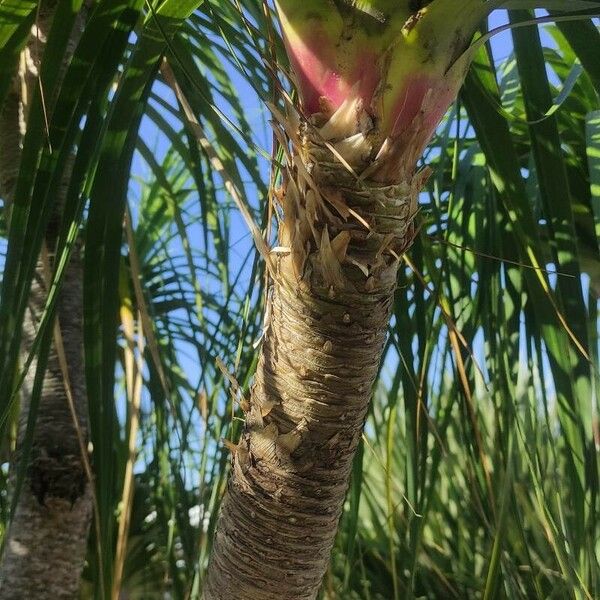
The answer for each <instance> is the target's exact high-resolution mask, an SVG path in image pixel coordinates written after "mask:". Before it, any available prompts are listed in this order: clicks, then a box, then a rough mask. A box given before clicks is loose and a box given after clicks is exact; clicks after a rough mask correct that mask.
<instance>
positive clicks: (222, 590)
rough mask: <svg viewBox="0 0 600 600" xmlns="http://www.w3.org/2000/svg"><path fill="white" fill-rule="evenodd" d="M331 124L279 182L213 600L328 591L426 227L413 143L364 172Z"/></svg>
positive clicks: (302, 144) (215, 556)
mask: <svg viewBox="0 0 600 600" xmlns="http://www.w3.org/2000/svg"><path fill="white" fill-rule="evenodd" d="M356 112H357V111H356V109H355V110H353V111H348V113H349V114H351V115H354V114H356ZM332 122H333V117H332V121H330V122H329V126H330V127H329V128H330V129H332V127H331V124H332ZM354 122H355V120H354V119H352V120H351V121H350V124H351V125H352V124H353V123H354ZM356 122H360V120H359V119H356ZM327 126H328V125H327V123H326V124H325V125H324V126H323V127H322V128H321V129H320V130H319V131H317V132H315V131H313V129H314V128H311V127H308V129H307V130H306V131H304V132H303V130H301V131H300V132H299V134H298V138H299V140H300V141H299V142H298V144H297V146H296V147H295V151H296V153H297V154H296V157H297V158H296V160H295V161H293V162H292V164H291V165H288V168H287V171H286V173H285V176H284V185H283V189H282V190H280V191H278V192H277V195H278V197H279V198H280V199H281V200H280V202H281V206H282V209H283V211H282V212H283V220H282V221H281V222H280V226H279V243H280V246H282V247H283V248H286V249H287V252H286V253H284V254H282V255H279V256H277V257H276V259H275V268H274V272H273V273H272V276H273V288H272V295H271V303H270V307H271V310H270V318H269V321H268V326H267V329H266V332H265V337H264V342H263V346H262V349H261V354H260V358H259V362H258V367H257V371H256V376H255V381H254V385H253V387H252V391H251V395H250V398H249V399H248V400H244V402H243V403H242V409H243V410H244V412H245V429H244V432H243V434H242V436H241V438H240V441H239V444H238V445H237V447H236V448H235V451H234V453H233V468H232V475H231V479H230V481H229V485H228V488H227V493H226V495H225V498H224V499H223V504H222V506H221V512H220V516H219V522H218V526H217V531H216V535H215V539H214V546H213V550H212V555H211V560H210V564H209V567H208V573H207V576H206V581H205V584H204V589H203V594H204V599H205V600H229V599H230V598H243V599H244V600H280V599H284V598H285V599H286V600H314V598H316V597H317V594H318V591H319V587H320V585H321V581H322V579H323V576H324V574H325V572H326V569H327V566H328V564H329V560H330V554H331V549H332V547H333V543H334V540H335V535H336V532H337V527H338V521H339V518H340V515H341V513H342V509H343V504H344V498H345V495H346V491H347V488H348V483H349V478H350V471H351V468H352V459H353V457H354V454H355V451H356V448H357V446H358V442H359V440H360V436H361V432H362V426H363V423H364V419H365V416H366V413H367V410H368V406H369V400H370V398H371V393H372V388H373V383H374V381H375V378H376V375H377V370H378V366H379V362H380V359H381V354H382V350H383V347H384V343H385V337H386V332H387V325H388V322H389V318H390V314H391V307H392V305H393V296H394V291H395V289H396V274H397V270H398V266H399V260H398V257H399V256H400V255H401V254H402V252H403V251H404V250H405V249H406V247H407V246H408V245H410V242H411V240H412V236H413V235H414V230H413V224H412V222H413V217H414V214H415V206H416V200H417V194H418V193H419V190H420V189H421V186H422V183H423V180H424V177H425V175H426V174H424V173H417V174H415V172H414V163H415V160H414V157H413V153H412V152H411V151H403V150H402V149H400V150H399V151H398V154H396V155H394V154H392V160H393V165H390V164H386V163H385V162H382V164H381V167H380V170H379V172H377V173H375V174H374V176H371V177H365V178H364V179H362V180H357V179H356V177H355V176H354V175H352V174H350V173H349V171H348V170H347V169H346V168H345V167H344V166H343V165H342V164H341V163H340V162H339V161H338V160H337V159H336V157H335V156H334V155H333V154H332V152H331V151H330V149H329V148H328V147H327V146H326V145H325V144H324V143H323V142H321V139H322V138H323V135H324V132H326V131H327ZM302 133H304V135H303V136H302V137H300V136H301V134H302ZM354 133H355V131H354V130H353V129H350V132H349V135H353V134H354ZM409 150H412V148H409ZM366 154H367V155H368V152H367V153H366ZM364 155H365V152H359V153H358V158H354V160H353V159H352V157H345V158H347V159H348V160H349V162H350V163H351V164H352V166H353V167H355V168H356V171H357V172H359V173H361V172H365V171H366V168H367V167H368V166H370V163H368V162H365V161H364V160H363V159H362V156H364ZM300 164H301V165H303V166H302V167H299V166H298V165H300ZM382 171H383V173H384V175H383V176H382V175H381V172H382ZM388 171H392V172H393V173H394V176H395V177H396V179H392V178H391V177H390V176H389V175H388V174H387V173H388ZM349 215H357V216H358V218H357V219H350V218H348V216H349ZM357 221H358V222H357ZM362 223H368V225H369V228H368V230H366V228H365V227H364V226H363V225H362Z"/></svg>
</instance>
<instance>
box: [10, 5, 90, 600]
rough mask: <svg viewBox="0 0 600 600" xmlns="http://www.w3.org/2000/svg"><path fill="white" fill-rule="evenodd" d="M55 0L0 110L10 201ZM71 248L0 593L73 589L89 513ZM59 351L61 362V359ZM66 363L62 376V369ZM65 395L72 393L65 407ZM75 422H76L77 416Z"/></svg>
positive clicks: (28, 336) (39, 308) (37, 291)
mask: <svg viewBox="0 0 600 600" xmlns="http://www.w3.org/2000/svg"><path fill="white" fill-rule="evenodd" d="M52 13H53V2H47V3H43V4H42V6H41V8H40V12H39V19H38V21H37V33H36V34H35V35H34V36H32V39H31V41H30V42H29V43H28V45H27V47H26V49H25V50H24V53H23V57H22V60H21V68H20V71H19V76H18V77H17V78H16V81H15V86H14V88H13V90H12V91H11V94H10V96H9V98H8V100H7V103H5V105H4V108H3V112H2V116H1V118H0V128H1V129H0V139H2V140H3V144H2V155H1V156H0V184H1V188H0V193H1V194H2V196H3V197H4V198H5V200H7V201H8V204H10V200H11V197H12V194H13V192H14V184H15V181H16V175H17V172H18V164H19V158H20V146H21V142H22V138H23V134H24V124H25V122H26V115H27V105H28V96H30V94H31V89H32V87H33V85H35V78H36V77H37V72H36V71H37V68H38V67H39V62H40V58H41V53H42V51H43V46H44V42H45V38H46V36H47V34H48V31H49V29H50V24H51V22H52ZM83 19H84V15H83V13H82V14H81V15H80V18H79V19H78V24H77V26H76V28H75V29H74V31H73V35H72V38H71V40H70V44H69V49H68V50H67V53H66V56H65V60H64V67H65V69H66V66H67V65H68V62H69V60H70V58H71V55H72V52H73V50H74V48H75V45H76V42H77V40H78V39H79V35H80V33H81V30H82V27H83ZM70 173H71V169H70V168H67V169H66V172H65V179H64V182H63V186H62V189H61V191H60V197H59V198H57V202H56V204H57V206H58V207H59V208H58V210H57V211H56V214H55V215H54V217H53V219H52V221H51V224H50V226H49V228H48V232H47V235H46V244H47V246H48V248H49V249H50V252H53V249H54V246H55V244H56V235H57V229H58V223H59V222H60V208H61V207H62V206H63V204H64V196H65V194H66V189H67V186H68V181H69V178H70ZM80 253H81V252H80V248H77V249H76V250H75V251H74V252H73V255H72V257H71V261H70V263H69V265H68V266H67V269H66V273H65V278H64V282H63V286H62V289H61V292H60V294H59V298H58V305H57V319H58V330H59V331H60V339H61V341H62V346H63V347H64V354H62V355H61V353H60V350H59V348H60V346H58V345H57V337H56V335H55V338H54V341H53V343H52V345H51V348H50V354H49V357H48V365H47V369H46V372H45V375H44V379H43V384H42V392H41V399H40V404H39V408H38V412H37V419H36V422H35V427H34V432H33V442H32V447H31V451H30V455H29V461H28V464H27V466H26V467H25V476H24V481H23V486H22V488H21V491H20V494H19V496H18V499H17V504H16V508H15V512H14V515H13V519H12V521H11V523H10V526H9V529H8V532H7V536H6V539H5V546H4V554H3V556H2V561H1V563H0V597H1V598H3V599H5V600H13V599H14V600H17V599H18V600H23V599H25V598H27V599H29V598H31V599H34V598H35V599H36V600H38V599H39V600H44V599H48V600H50V599H56V598H77V597H78V593H79V587H80V579H81V571H82V568H83V564H84V560H85V556H86V549H87V537H88V532H89V527H90V523H91V515H92V486H91V483H90V482H89V479H88V477H87V475H86V472H85V468H84V463H83V461H82V452H81V450H82V446H83V447H86V445H87V440H88V418H87V396H86V391H85V374H84V366H83V309H82V301H83V297H82V281H83V272H82V263H81V256H80ZM51 262H52V257H51V256H50V258H49V263H50V264H44V261H43V260H42V259H40V261H39V263H38V266H37V268H36V272H35V276H34V281H33V282H32V288H31V293H30V298H29V305H28V310H27V311H26V315H25V321H24V324H23V344H22V346H23V353H24V355H27V354H28V353H29V351H30V349H31V348H32V344H33V341H34V339H35V336H36V332H37V329H38V326H39V321H40V318H41V315H42V312H43V309H44V306H45V302H46V297H47V291H48V290H47V284H48V277H49V273H48V266H51ZM62 360H64V363H61V361H62ZM65 366H66V375H67V377H65V376H64V375H65V371H64V370H63V369H64V367H65ZM35 371H36V363H35V361H34V363H33V364H32V365H31V368H30V369H29V372H28V374H27V377H26V379H25V383H24V386H23V391H22V401H21V408H20V413H19V434H18V439H17V447H16V451H15V454H14V458H13V462H12V465H11V471H12V475H11V482H12V484H13V486H14V484H15V478H16V473H17V470H18V465H19V463H20V461H21V460H22V452H23V443H24V436H25V431H26V427H27V420H28V416H29V410H30V403H31V392H32V388H33V381H34V377H35ZM69 396H71V399H72V406H70V401H69ZM76 422H77V423H76Z"/></svg>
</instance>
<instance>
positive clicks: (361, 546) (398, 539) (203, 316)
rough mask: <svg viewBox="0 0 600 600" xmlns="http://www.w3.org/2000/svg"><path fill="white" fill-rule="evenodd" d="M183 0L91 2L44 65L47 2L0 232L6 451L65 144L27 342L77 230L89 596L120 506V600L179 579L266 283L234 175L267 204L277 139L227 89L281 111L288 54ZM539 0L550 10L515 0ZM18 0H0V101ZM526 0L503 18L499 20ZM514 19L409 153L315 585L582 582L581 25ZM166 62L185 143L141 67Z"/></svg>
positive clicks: (596, 130) (590, 332)
mask: <svg viewBox="0 0 600 600" xmlns="http://www.w3.org/2000/svg"><path fill="white" fill-rule="evenodd" d="M199 4H200V3H199V2H191V3H182V2H175V1H173V2H156V3H154V4H153V5H152V6H149V5H147V4H146V5H145V4H143V3H142V2H138V1H133V0H132V1H130V2H128V1H121V0H107V1H103V2H99V3H96V4H95V5H94V8H93V10H92V11H91V13H90V15H89V17H88V21H87V24H86V28H85V31H84V34H83V37H82V39H81V41H80V42H79V45H78V47H77V48H76V50H75V54H74V57H73V60H72V61H71V64H70V65H69V68H68V70H67V72H66V74H65V76H64V79H62V81H60V80H59V79H58V78H57V69H58V66H57V65H58V64H59V63H60V60H61V57H62V55H63V52H64V46H65V43H66V40H67V38H68V33H69V32H68V28H69V27H68V24H69V23H70V22H72V20H73V18H74V13H73V4H72V3H71V2H64V3H62V4H60V7H61V8H60V10H62V11H63V12H62V13H61V19H60V20H59V21H56V22H55V25H54V26H53V28H52V31H51V34H50V36H51V37H50V40H49V46H48V51H47V53H46V55H45V57H44V60H43V64H42V66H41V70H40V77H41V80H42V83H43V86H42V89H43V90H44V94H46V95H47V97H52V98H53V99H54V104H53V106H52V107H51V110H50V111H49V114H48V116H49V119H48V127H46V120H45V118H44V111H43V106H42V96H41V93H40V91H39V88H38V91H37V92H36V95H35V97H34V101H33V103H32V108H31V117H30V121H29V124H28V132H27V135H26V137H25V140H24V147H23V158H22V164H21V171H20V174H19V183H18V186H19V187H18V189H19V192H18V194H17V196H16V198H15V203H14V205H13V208H12V215H11V218H10V229H9V230H8V231H7V232H6V237H7V242H6V243H7V246H6V247H7V248H8V250H7V252H6V257H5V261H4V274H3V285H2V295H1V298H0V350H1V351H2V352H1V353H0V357H1V358H0V361H1V362H0V364H1V366H2V371H1V373H0V376H1V378H2V385H0V392H1V394H0V417H1V422H2V425H3V428H2V436H3V439H2V444H1V448H2V459H3V461H7V460H8V452H7V450H8V448H9V447H10V445H11V443H14V439H13V438H14V422H15V418H16V413H17V408H18V407H17V404H16V398H17V386H18V383H19V381H20V380H21V378H22V374H23V370H24V368H25V367H26V366H27V358H25V359H21V361H19V331H20V326H21V325H20V324H21V319H22V315H23V312H24V310H25V305H26V302H27V296H28V290H29V285H30V281H31V277H32V272H33V268H34V266H35V260H36V259H37V256H38V253H39V249H40V247H41V244H42V238H43V232H44V229H45V226H46V223H47V218H48V215H49V213H50V211H51V210H52V207H53V205H52V202H53V197H54V192H55V190H56V186H57V185H59V182H60V181H61V178H62V174H63V172H64V169H65V162H66V160H67V157H68V156H69V155H70V154H71V153H73V152H74V153H75V166H74V169H73V175H72V176H71V179H70V181H69V191H68V195H67V200H66V204H65V207H64V210H63V219H62V222H61V226H60V237H59V239H60V242H59V249H58V252H57V257H58V258H57V260H56V263H55V272H54V273H53V287H52V292H51V294H50V295H49V298H48V303H47V310H46V313H45V316H44V326H43V327H42V333H41V335H40V337H39V340H38V343H37V345H36V347H35V348H33V349H32V355H33V354H35V355H37V356H41V357H43V355H44V353H45V352H47V350H48V347H49V343H50V337H51V336H50V335H49V334H48V332H50V331H51V329H52V328H51V324H52V319H53V310H54V303H55V300H56V290H57V289H58V286H59V285H60V281H61V277H62V274H63V271H64V265H65V263H66V261H67V260H68V258H69V254H70V252H71V248H72V243H73V241H74V239H75V238H76V236H77V235H78V234H79V232H81V231H83V232H84V234H85V241H86V315H87V317H86V319H87V320H86V343H85V346H86V347H85V351H86V364H87V376H88V386H89V394H90V418H91V426H92V435H93V443H94V453H93V465H94V469H95V473H96V478H97V488H96V489H97V493H96V506H97V515H96V516H97V518H98V520H97V522H96V525H95V527H94V530H93V535H92V539H91V540H90V546H89V556H88V561H87V566H86V570H85V579H86V587H85V590H84V593H83V594H84V596H85V597H102V596H105V597H108V594H109V591H110V588H111V587H112V586H113V585H114V582H113V573H114V572H117V571H118V569H117V568H116V565H115V556H116V554H117V552H116V548H117V546H118V544H119V542H123V540H121V539H119V536H120V535H121V534H120V533H119V527H118V522H119V519H122V518H123V515H125V514H127V513H130V514H131V521H130V525H129V528H128V530H126V532H125V536H126V541H127V546H126V547H127V552H126V554H125V560H124V565H123V581H122V589H123V590H126V592H127V594H128V597H131V598H139V599H142V598H143V599H147V598H155V597H156V598H163V597H165V594H169V595H170V597H173V598H182V599H183V598H188V597H192V598H198V597H199V595H200V590H201V586H202V577H203V573H204V570H205V568H206V565H207V561H208V555H209V552H210V547H211V538H212V533H213V531H214V526H215V519H216V514H217V511H218V506H219V500H220V497H221V494H222V492H223V490H224V486H225V483H226V478H227V470H228V463H229V457H228V450H227V447H226V444H225V443H224V442H223V440H228V439H235V438H236V432H237V430H238V429H239V427H240V424H241V420H240V418H239V417H240V415H238V413H237V404H236V401H237V400H239V396H240V394H243V393H247V390H248V388H249V385H250V383H251V377H252V373H253V370H254V368H255V364H254V361H255V354H256V353H255V352H254V349H253V344H254V343H255V342H257V341H258V340H259V338H260V335H261V327H262V321H261V309H262V304H263V299H264V297H265V289H264V281H265V280H264V276H263V271H262V264H261V262H260V261H259V260H258V258H257V255H256V252H255V250H254V248H253V246H252V244H251V242H250V239H249V236H247V235H246V234H245V230H244V229H243V225H242V224H241V219H240V217H239V214H238V210H237V208H236V207H235V205H234V203H233V202H232V196H231V190H237V192H239V195H240V196H241V198H242V199H243V201H245V203H246V205H245V207H246V208H247V209H248V211H249V212H250V214H251V216H252V217H253V218H254V219H255V220H256V221H257V222H258V223H259V224H260V226H261V227H262V228H263V230H265V231H266V230H267V229H268V227H270V226H272V225H273V223H272V220H273V219H272V218H271V213H270V212H269V209H268V202H267V198H268V185H267V184H268V183H269V182H277V177H278V169H277V160H280V155H281V150H280V149H279V147H278V144H277V141H276V140H273V148H272V151H273V157H274V160H273V162H271V163H267V161H266V160H265V159H264V157H265V156H267V157H268V156H269V155H270V153H271V149H268V150H265V149H263V148H262V147H261V145H264V144H266V143H267V142H266V137H267V136H263V137H265V139H262V138H261V136H259V135H257V131H256V129H257V128H258V127H259V126H260V124H261V119H262V117H260V118H258V117H256V115H253V114H250V110H249V106H250V104H251V102H253V101H254V100H252V101H250V100H249V99H248V97H242V95H243V94H249V93H250V90H253V93H255V95H256V98H261V99H262V100H266V101H269V102H271V103H274V104H278V105H279V106H281V99H282V96H283V95H284V91H285V90H287V89H288V88H287V83H286V80H285V76H284V75H283V73H284V72H285V70H286V67H285V63H284V60H285V59H284V58H283V57H284V53H283V52H282V47H281V43H280V40H279V39H278V38H277V33H276V31H277V30H276V28H275V27H274V26H273V23H272V20H271V19H272V16H273V15H272V12H268V11H265V10H264V7H263V5H262V4H261V3H259V2H255V1H254V0H245V1H243V2H238V1H237V0H235V1H232V2H220V1H217V0H207V1H206V2H205V3H204V4H202V6H200V7H199V8H198V5H199ZM538 4H539V5H546V6H547V7H548V8H550V9H552V10H560V9H561V8H566V4H564V3H557V2H554V3H551V2H546V3H544V2H540V3H531V2H520V3H518V2H513V3H511V8H515V9H520V10H523V9H525V10H527V9H530V8H532V6H534V5H535V6H537V5H538ZM593 4H594V3H591V2H590V3H584V2H579V3H578V6H577V10H583V9H585V8H587V7H588V6H590V8H591V9H594V6H593ZM26 5H27V6H29V9H28V10H26V8H27V6H26ZM265 6H266V3H265ZM11 7H12V8H11ZM34 7H35V4H34V3H33V4H32V3H29V4H28V3H16V4H15V3H10V2H4V1H3V0H2V1H0V40H2V41H3V42H5V44H4V45H3V46H2V47H1V49H0V66H1V67H2V68H1V69H0V100H1V99H2V98H3V95H2V94H3V93H4V92H5V90H6V89H7V87H6V86H7V85H8V84H9V83H10V79H9V78H7V76H6V73H7V72H8V71H7V70H5V66H7V68H8V66H9V65H14V64H16V59H17V57H18V51H19V49H20V48H21V47H22V46H23V44H24V42H25V39H26V35H27V32H28V30H29V27H30V25H31V22H32V21H33V20H34V19H35V11H34V10H33V8H34ZM194 9H196V10H194ZM172 11H175V12H172ZM191 11H194V12H193V13H192V12H191ZM190 13H191V14H190ZM7 15H8V16H7ZM188 15H189V16H188ZM9 17H10V18H9ZM531 18H532V15H531V14H530V13H529V12H525V13H523V12H517V11H515V12H513V13H511V19H512V21H513V24H515V23H522V22H524V21H529V20H531ZM536 31H537V29H536V28H532V27H519V28H515V29H514V30H513V37H514V52H512V53H511V54H510V55H509V56H508V57H503V60H502V61H501V62H500V61H498V60H497V59H496V58H497V57H494V56H493V55H492V52H491V47H490V45H489V41H487V42H486V43H482V44H481V47H480V48H479V49H478V51H477V54H476V56H475V61H474V64H473V67H472V68H471V71H470V73H469V75H468V77H467V81H466V83H465V85H464V87H463V91H462V93H461V97H460V100H459V101H458V102H457V103H456V104H455V105H454V106H453V108H452V109H451V111H450V113H449V114H448V116H447V118H446V120H445V122H444V124H443V125H442V126H441V127H440V128H439V130H438V133H437V136H436V138H435V139H434V141H433V142H432V144H431V145H430V147H429V149H428V151H427V153H426V155H425V157H424V159H423V164H427V165H429V166H430V167H432V169H433V173H434V174H433V176H432V177H431V179H430V182H429V185H428V188H427V191H426V193H424V194H423V195H422V198H421V215H420V219H421V223H422V225H421V229H420V233H419V236H418V237H417V240H416V242H415V245H414V247H413V249H412V250H411V251H410V253H409V254H408V256H407V258H406V261H405V268H403V269H402V270H401V277H400V281H399V287H398V293H397V298H396V306H395V311H394V319H393V321H392V323H391V326H390V336H389V341H388V344H387V347H386V355H385V359H384V362H383V364H382V368H381V374H380V377H379V379H378V382H377V386H376V390H375V397H374V401H373V403H372V409H371V412H370V414H369V417H368V420H367V423H366V427H365V433H364V438H363V443H362V445H361V449H360V452H359V453H358V455H357V458H356V460H355V464H354V469H353V477H352V483H351V486H350V490H349V493H348V498H347V506H346V511H345V513H344V516H343V518H342V523H341V529H340V533H339V536H338V540H337V543H336V547H335V550H334V553H333V557H332V562H331V568H330V570H329V572H328V574H327V576H326V579H325V582H324V586H323V590H322V596H323V598H327V599H331V600H333V599H334V598H343V599H353V598H355V599H357V600H358V599H360V600H363V599H364V600H369V599H370V600H379V599H381V600H388V599H390V598H394V599H400V598H411V597H413V598H460V599H462V598H485V599H491V598H510V599H511V600H512V599H515V598H523V599H525V598H527V599H528V598H557V599H559V598H560V599H563V598H574V599H577V600H579V599H592V598H596V597H599V596H600V576H599V573H600V545H599V542H598V540H599V539H600V523H599V511H600V494H599V491H600V490H599V485H600V484H599V475H600V472H599V466H598V453H599V448H600V426H599V424H598V414H599V409H600V406H599V402H598V390H599V389H600V388H599V380H598V295H599V294H600V267H599V265H600V262H599V240H600V192H599V190H600V174H599V172H600V167H599V165H600V162H599V157H600V141H599V136H600V124H599V116H598V115H599V112H598V111H599V109H600V104H599V93H600V84H599V82H600V73H599V71H598V65H599V64H600V61H598V60H597V57H598V51H599V50H598V48H600V44H598V40H599V39H600V35H599V34H598V29H597V26H596V24H595V23H594V22H592V21H591V20H589V19H587V20H581V19H580V20H569V21H559V22H558V23H557V25H556V26H555V25H551V26H546V27H545V32H544V34H543V35H542V36H541V37H540V36H538V35H537V33H536ZM163 56H164V57H165V58H166V60H167V61H168V64H169V66H170V67H171V69H172V70H173V72H174V75H175V79H176V81H177V84H178V85H179V87H180V89H181V94H182V95H183V97H185V99H186V100H187V102H188V103H189V104H190V106H191V109H192V111H193V114H194V116H195V117H196V119H197V120H198V122H199V125H200V127H201V132H202V134H203V135H204V139H203V140H202V143H199V142H200V140H199V137H200V131H199V129H198V127H193V126H191V125H190V124H189V123H188V119H187V118H186V116H185V115H184V111H183V109H182V104H181V102H180V100H181V98H179V99H178V98H177V97H176V96H175V95H174V93H173V91H172V89H171V88H170V87H169V86H168V85H167V81H166V79H165V78H163V76H162V74H161V71H160V65H161V61H162V60H163ZM495 59H496V60H495ZM55 82H58V83H56V89H55V87H54V83H55ZM243 82H246V83H243ZM3 86H4V87H3ZM263 114H266V110H265V113H263ZM264 120H266V118H265V119H264ZM140 123H141V124H142V125H141V126H140ZM268 139H269V141H270V138H268ZM207 144H208V146H207ZM207 148H212V151H211V152H209V151H208V150H207ZM214 156H216V157H218V159H219V160H220V162H221V163H222V165H223V169H222V171H217V170H216V169H215V168H214V167H215V162H214ZM3 217H6V215H3ZM124 217H125V218H124ZM124 222H125V223H126V229H127V228H129V230H128V231H126V232H125V233H124V231H123V223H124ZM127 224H128V225H127ZM269 239H271V238H269ZM119 319H120V320H119ZM130 323H131V324H132V327H133V337H131V336H129V334H128V333H127V331H128V329H127V327H128V324H130ZM128 336H129V337H128ZM30 358H31V357H30ZM217 358H219V359H221V360H222V361H223V363H225V365H227V367H228V369H230V372H231V373H227V372H225V373H224V372H223V371H222V370H221V369H220V368H219V366H218V364H217ZM19 363H20V364H19ZM132 364H134V365H135V366H133V367H132ZM42 366H43V360H42V361H40V362H39V363H38V369H40V373H41V368H42ZM136 377H138V378H139V379H140V381H141V388H140V390H139V396H138V400H139V411H138V409H137V408H136V393H135V392H134V388H135V386H131V385H129V383H130V382H131V381H134V380H135V378H136ZM238 384H239V387H238ZM33 406H34V407H35V403H33ZM138 412H139V428H137V430H136V429H135V428H134V427H132V423H134V421H135V419H136V416H137V415H138ZM30 416H31V421H32V423H33V422H34V420H35V410H34V411H33V413H32V415H30ZM130 436H133V445H134V446H135V448H136V450H137V456H136V458H135V466H134V469H133V473H134V475H133V488H134V493H133V496H132V497H130V498H129V497H127V496H126V494H125V493H124V488H126V484H127V482H126V477H127V475H126V473H127V463H128V460H130V456H129V451H128V447H129V442H130V439H129V438H130ZM5 473H6V469H4V470H3V472H2V477H1V478H0V491H1V493H0V516H1V517H2V520H3V523H2V525H1V526H0V533H3V532H4V531H5V529H4V527H5V525H4V523H5V522H6V520H7V519H8V518H9V513H10V505H9V503H8V499H7V496H6V489H7V481H6V479H7V478H6V477H5ZM103 590H104V591H103Z"/></svg>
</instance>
